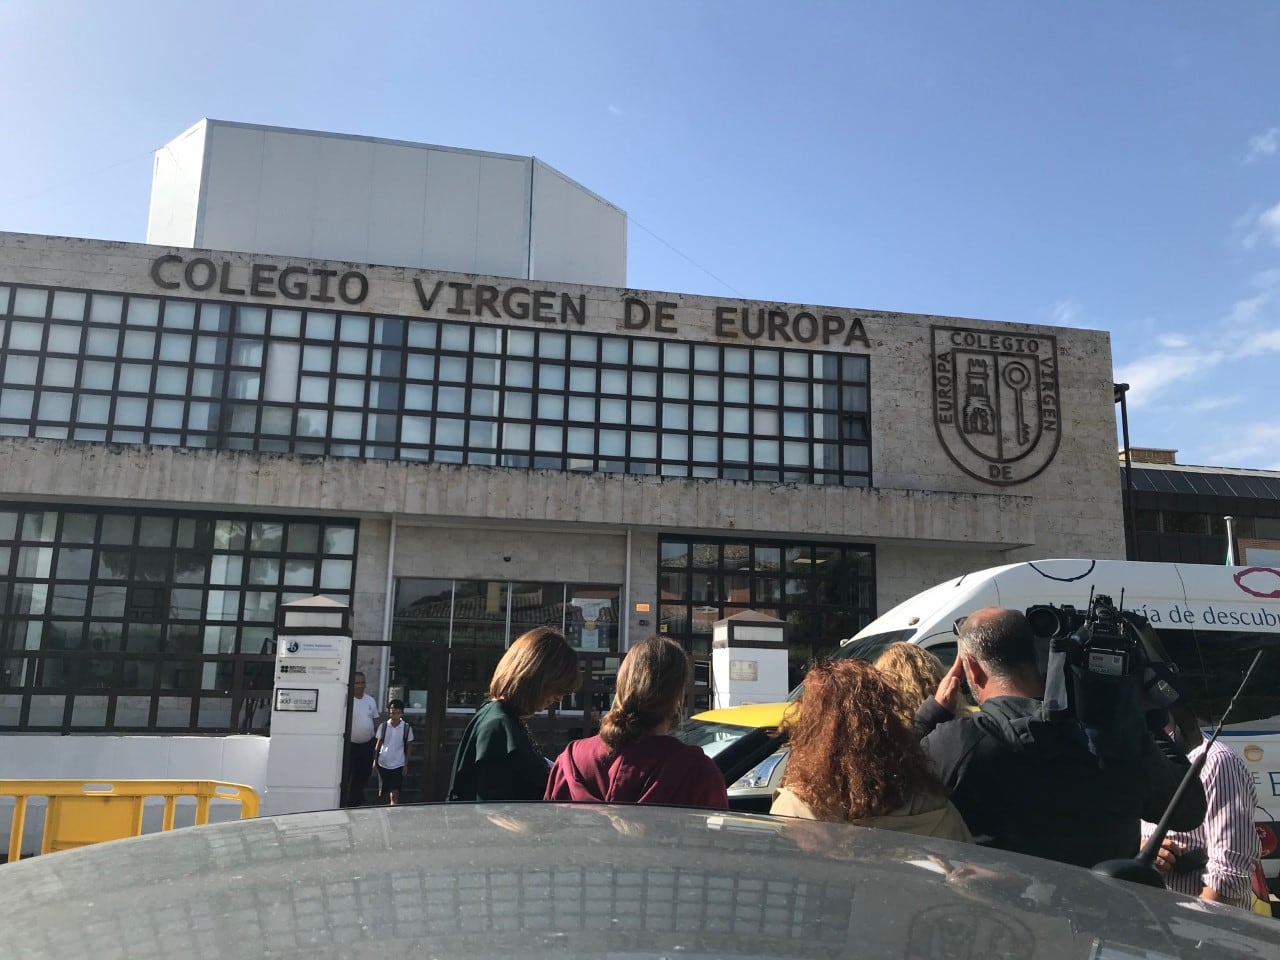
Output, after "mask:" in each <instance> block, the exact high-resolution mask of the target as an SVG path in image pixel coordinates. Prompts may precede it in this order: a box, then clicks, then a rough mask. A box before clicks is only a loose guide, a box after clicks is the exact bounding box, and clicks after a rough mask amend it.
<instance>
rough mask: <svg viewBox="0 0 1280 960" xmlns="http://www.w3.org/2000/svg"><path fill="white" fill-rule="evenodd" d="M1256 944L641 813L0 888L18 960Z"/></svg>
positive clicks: (323, 845) (880, 853)
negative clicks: (83, 957)
mask: <svg viewBox="0 0 1280 960" xmlns="http://www.w3.org/2000/svg"><path fill="white" fill-rule="evenodd" d="M1272 924H1274V921H1268V920H1264V919H1262V918H1255V917H1252V916H1251V915H1249V914H1247V913H1245V912H1244V911H1240V910H1233V909H1231V908H1226V907H1218V906H1216V905H1205V904H1202V903H1200V902H1199V901H1195V900H1192V899H1190V898H1185V897H1180V896H1177V895H1175V894H1170V893H1166V892H1164V891H1160V890H1152V889H1148V888H1143V887H1137V886H1133V885H1129V884H1125V883H1122V882H1120V881H1108V880H1105V879H1103V878H1100V877H1095V876H1093V875H1092V874H1090V873H1088V872H1087V871H1084V870H1079V869H1076V868H1072V867H1062V866H1059V865H1056V864H1052V863H1048V862H1046V861H1040V860H1034V859H1031V858H1028V857H1021V856H1017V855H1013V854H1004V853H1000V852H997V851H990V850H986V849H983V848H979V847H974V846H969V845H960V844H953V843H950V842H947V841H942V840H928V839H923V838H917V837H913V836H910V835H907V834H901V833H889V832H885V831H879V830H870V829H866V828H861V827H852V826H848V825H835V824H825V823H819V822H813V821H805V820H783V819H777V818H771V817H754V816H747V815H736V814H727V813H710V812H706V811H703V812H696V811H686V810H678V809H674V808H661V807H617V806H585V805H583V806H557V805H550V804H513V805H466V804H452V805H439V806H419V807H395V808H385V807H384V808H373V809H362V810H351V811H347V810H341V811H332V812H324V813H310V814H298V815H294V816H288V817H262V818H259V819H256V820H244V821H238V822H235V823H228V824H219V825H216V826H202V827H194V828H188V829H185V830H176V831H173V832H171V833H165V834H156V835H152V836H146V837H139V838H136V839H132V840H122V841H116V842H114V843H104V844H99V845H96V846H91V847H86V848H83V849H80V850H73V851H69V852H65V853H55V854H48V855H46V856H41V857H35V858H33V859H31V860H26V861H23V862H21V863H16V864H9V865H7V866H3V867H0V929H3V930H4V931H5V932H4V942H5V949H4V951H3V952H4V954H5V956H7V957H13V958H24V960H51V958H56V960H66V958H69V957H82V956H94V957H115V956H127V957H129V958H131V960H142V958H160V957H164V958H170V957H199V958H204V957H208V958H217V960H232V958H243V957H255V958H256V957H263V956H270V957H306V958H308V960H316V958H328V957H349V956H355V955H357V954H360V955H364V954H366V953H367V954H368V955H369V956H374V955H378V956H421V957H441V958H452V957H476V958H481V957H499V958H504V960H506V958H510V957H514V956H519V957H522V958H524V957H534V958H537V957H627V958H637V960H639V958H650V957H657V956H684V957H689V958H695V957H701V956H717V957H752V958H761V957H784V956H785V957H822V958H826V957H832V956H850V957H854V956H856V957H935V956H936V957H953V956H954V957H974V958H977V957H982V958H991V957H1016V958H1028V957H1052V958H1059V957H1061V958H1081V960H1085V958H1109V960H1138V958H1142V960H1159V958H1166V957H1190V956H1193V955H1194V956H1195V957H1197V958H1213V957H1223V958H1227V957H1231V958H1234V957H1260V956H1275V952H1274V950H1275V943H1276V939H1275V937H1276V931H1277V930H1278V929H1280V928H1277V927H1275V926H1273V925H1272ZM410 951H412V952H410Z"/></svg>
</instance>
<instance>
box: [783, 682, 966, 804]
mask: <svg viewBox="0 0 1280 960" xmlns="http://www.w3.org/2000/svg"><path fill="white" fill-rule="evenodd" d="M905 714H906V698H905V696H904V695H903V693H902V692H901V691H900V690H898V689H897V688H896V687H895V686H894V685H893V684H892V683H890V682H889V681H888V680H887V679H886V677H885V675H884V674H883V673H881V672H880V671H879V670H877V669H876V668H875V667H874V666H873V665H872V664H870V663H867V662H866V661H865V660H836V661H830V660H828V661H819V662H817V663H815V664H813V665H812V666H811V667H810V668H809V672H808V673H806V674H805V678H804V693H803V694H802V695H801V697H800V699H799V700H798V701H796V702H795V703H794V704H792V706H791V709H790V710H788V711H787V715H786V717H785V718H784V719H783V728H784V729H785V730H786V731H787V733H788V735H789V738H790V741H791V759H790V761H789V762H788V764H787V773H786V777H785V779H784V784H785V786H787V787H789V788H790V789H791V792H792V793H794V794H795V795H796V796H798V797H799V798H800V799H801V800H803V801H804V802H805V803H806V804H808V805H809V807H810V809H812V810H813V812H814V814H815V815H816V816H818V817H820V818H821V819H824V820H859V819H862V818H864V817H878V816H884V815H885V814H888V813H892V812H893V811H894V810H897V809H899V808H900V807H902V806H903V805H905V804H906V803H907V802H908V800H909V799H910V798H911V797H912V796H914V795H916V794H917V793H934V792H936V793H939V794H943V793H945V791H944V789H943V786H942V784H941V783H940V782H939V781H938V779H937V778H936V777H935V776H934V775H933V774H932V773H931V772H930V770H929V761H928V760H927V759H926V757H925V754H924V750H923V749H922V748H921V746H920V741H919V740H918V739H917V737H916V735H915V733H914V732H913V731H912V729H911V727H910V726H909V725H908V723H907V722H906V721H905V720H904V719H903V717H904V715H905Z"/></svg>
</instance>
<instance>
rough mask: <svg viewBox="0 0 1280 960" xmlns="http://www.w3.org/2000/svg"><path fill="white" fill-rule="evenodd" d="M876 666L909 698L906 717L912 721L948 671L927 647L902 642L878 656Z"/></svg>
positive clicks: (885, 649)
mask: <svg viewBox="0 0 1280 960" xmlns="http://www.w3.org/2000/svg"><path fill="white" fill-rule="evenodd" d="M876 669H877V670H879V671H880V672H881V673H883V674H884V675H885V678H886V679H887V680H888V681H889V682H890V683H891V684H893V685H894V686H895V687H897V688H898V689H899V690H900V691H902V693H903V695H904V696H905V697H906V699H907V712H906V714H905V715H904V719H905V720H906V721H907V723H910V722H911V718H912V717H914V716H915V712H916V709H917V708H918V707H919V706H920V704H922V703H924V702H925V701H926V700H928V699H929V698H930V697H931V696H933V694H934V692H935V691H936V690H937V689H938V684H939V683H941V682H942V678H943V677H944V676H946V673H947V668H946V667H944V666H943V665H942V661H941V660H939V659H938V658H937V657H935V656H934V655H933V654H932V653H930V652H929V651H928V650H926V649H925V648H924V647H918V646H916V645H915V644H914V643H904V642H902V641H899V642H897V643H891V644H889V646H887V647H885V648H884V652H883V653H882V654H880V656H879V657H877V658H876Z"/></svg>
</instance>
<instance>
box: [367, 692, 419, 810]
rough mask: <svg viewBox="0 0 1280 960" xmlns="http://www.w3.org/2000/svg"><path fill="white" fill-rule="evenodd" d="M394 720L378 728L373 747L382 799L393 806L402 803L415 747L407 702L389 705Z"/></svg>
mask: <svg viewBox="0 0 1280 960" xmlns="http://www.w3.org/2000/svg"><path fill="white" fill-rule="evenodd" d="M387 710H388V713H389V714H390V719H389V720H385V721H383V723H382V724H381V725H380V726H379V727H378V732H377V735H376V736H377V740H376V742H375V743H374V747H373V758H374V759H373V765H374V767H375V769H376V770H377V771H378V779H379V781H380V783H381V786H380V788H379V790H378V799H379V800H381V799H382V798H384V797H385V798H386V800H387V802H388V803H389V804H391V806H393V807H394V806H396V805H397V804H399V803H400V788H401V786H403V784H404V775H405V771H406V770H408V768H409V744H411V743H413V728H412V727H410V726H409V724H408V723H406V722H405V719H404V701H403V700H392V701H391V703H389V704H388V705H387Z"/></svg>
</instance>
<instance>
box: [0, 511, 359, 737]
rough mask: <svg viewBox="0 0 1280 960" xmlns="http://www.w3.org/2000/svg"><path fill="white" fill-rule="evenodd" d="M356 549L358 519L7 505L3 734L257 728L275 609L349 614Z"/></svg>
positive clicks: (2, 542)
mask: <svg viewBox="0 0 1280 960" xmlns="http://www.w3.org/2000/svg"><path fill="white" fill-rule="evenodd" d="M355 552H356V522H355V521H354V520H345V519H332V518H324V519H317V518H313V517H279V516H272V517H262V516H243V515H227V514H217V513H175V512H169V511H151V510H128V511H125V510H96V509H87V508H78V507H77V508H63V509H53V510H51V509H49V508H48V507H47V506H39V505H31V504H0V584H3V586H0V728H6V729H22V730H50V731H63V732H66V731H68V730H69V729H71V728H72V727H74V728H75V729H76V730H86V729H93V730H120V731H153V730H160V729H163V730H165V731H166V732H172V731H183V730H186V731H189V732H206V733H214V732H219V733H227V732H232V731H237V732H262V731H263V730H264V729H265V726H266V722H267V720H268V718H269V716H270V706H269V697H270V692H271V684H272V672H273V671H272V660H273V655H274V649H273V645H272V644H273V638H274V636H275V627H276V623H277V616H278V611H279V607H280V604H282V603H288V602H289V601H291V600H300V599H304V598H306V597H310V596H314V595H315V594H324V595H326V596H330V597H332V598H333V599H335V600H339V601H341V602H343V603H348V604H349V603H350V602H351V596H352V584H353V582H354V580H353V578H354V575H355V574H354V563H355ZM55 697H56V702H55V699H54V698H55Z"/></svg>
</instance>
